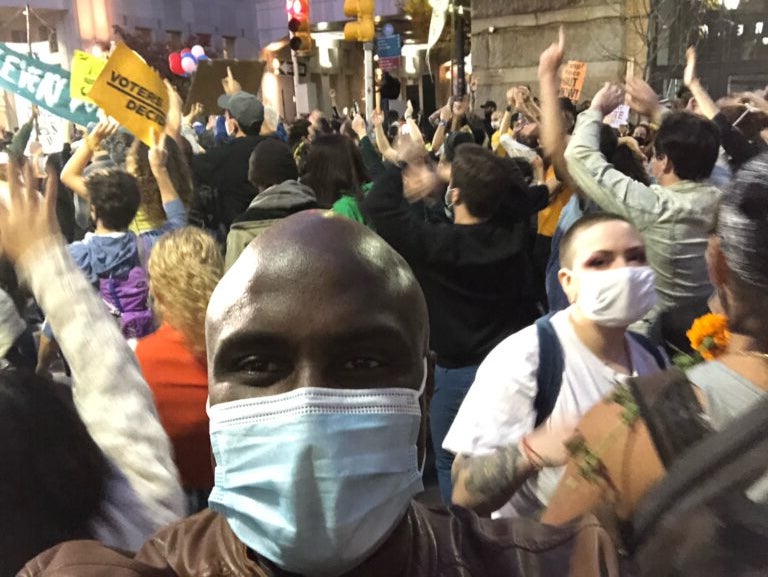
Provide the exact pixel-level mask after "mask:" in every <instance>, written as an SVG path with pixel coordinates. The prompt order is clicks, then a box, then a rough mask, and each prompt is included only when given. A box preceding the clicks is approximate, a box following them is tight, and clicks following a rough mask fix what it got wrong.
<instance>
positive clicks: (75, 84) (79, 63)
mask: <svg viewBox="0 0 768 577" xmlns="http://www.w3.org/2000/svg"><path fill="white" fill-rule="evenodd" d="M106 65H107V61H106V60H104V59H103V58H97V57H96V56H93V55H91V54H88V53H87V52H83V51H82V50H75V51H74V53H73V56H72V66H71V70H70V73H69V74H70V78H69V95H70V96H71V97H72V98H73V99H75V100H82V101H83V102H90V103H93V100H92V99H90V98H89V97H88V93H90V91H91V88H93V85H94V83H95V82H96V79H97V78H98V77H99V75H100V74H101V71H102V70H104V67H105V66H106Z"/></svg>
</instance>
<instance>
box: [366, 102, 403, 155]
mask: <svg viewBox="0 0 768 577" xmlns="http://www.w3.org/2000/svg"><path fill="white" fill-rule="evenodd" d="M371 122H372V123H373V132H374V134H375V135H376V146H377V147H378V148H379V152H380V153H381V157H382V158H383V159H384V160H386V161H387V162H389V163H392V164H397V151H396V150H395V149H394V148H392V145H391V144H390V143H389V140H387V135H386V134H384V115H383V114H382V113H381V112H380V111H378V110H374V111H373V116H372V117H371Z"/></svg>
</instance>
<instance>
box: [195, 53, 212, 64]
mask: <svg viewBox="0 0 768 577" xmlns="http://www.w3.org/2000/svg"><path fill="white" fill-rule="evenodd" d="M202 60H210V58H208V56H206V55H205V54H201V55H200V56H198V57H197V61H198V62H201V61H202Z"/></svg>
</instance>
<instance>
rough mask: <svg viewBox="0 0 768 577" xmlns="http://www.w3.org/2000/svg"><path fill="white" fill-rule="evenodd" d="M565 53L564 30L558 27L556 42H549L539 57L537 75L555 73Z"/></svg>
mask: <svg viewBox="0 0 768 577" xmlns="http://www.w3.org/2000/svg"><path fill="white" fill-rule="evenodd" d="M564 54H565V32H564V31H563V27H562V26H561V27H560V31H559V34H558V40H557V42H553V43H552V44H550V46H549V48H547V49H546V50H545V51H544V52H542V53H541V56H540V57H539V76H542V75H545V74H551V75H553V76H554V75H556V74H557V71H558V69H559V68H560V65H561V64H562V63H563V57H564Z"/></svg>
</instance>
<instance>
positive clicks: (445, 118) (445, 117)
mask: <svg viewBox="0 0 768 577" xmlns="http://www.w3.org/2000/svg"><path fill="white" fill-rule="evenodd" d="M451 118H453V111H452V110H451V105H450V104H446V105H445V106H443V107H442V108H441V109H440V122H450V120H451Z"/></svg>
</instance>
